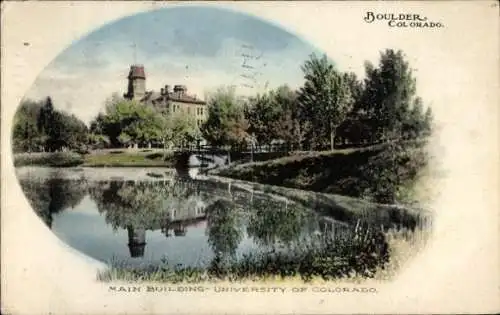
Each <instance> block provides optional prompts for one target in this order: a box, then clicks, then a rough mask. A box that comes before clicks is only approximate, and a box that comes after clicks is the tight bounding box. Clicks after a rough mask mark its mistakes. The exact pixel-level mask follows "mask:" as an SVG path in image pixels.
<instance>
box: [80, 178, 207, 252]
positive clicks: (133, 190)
mask: <svg viewBox="0 0 500 315" xmlns="http://www.w3.org/2000/svg"><path fill="white" fill-rule="evenodd" d="M90 194H91V197H92V199H93V200H94V201H95V202H96V204H97V208H98V211H99V212H100V213H103V214H104V216H105V220H106V222H107V223H108V224H110V225H111V226H112V227H113V229H115V230H116V229H118V228H122V229H127V231H128V239H129V249H130V254H131V256H132V257H141V256H143V255H144V250H145V246H146V231H147V230H160V229H161V231H162V232H163V233H164V234H165V235H166V236H167V237H169V236H170V235H171V234H170V230H173V232H174V235H175V236H185V235H186V233H187V226H188V225H189V224H191V221H192V220H193V219H197V218H201V217H204V215H205V213H204V207H203V203H202V202H201V196H200V194H199V189H198V187H197V185H196V183H194V182H190V181H168V180H166V181H155V182H152V181H144V182H141V181H109V182H100V183H96V185H94V186H93V187H92V188H91V189H90Z"/></svg>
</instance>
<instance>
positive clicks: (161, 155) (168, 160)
mask: <svg viewBox="0 0 500 315" xmlns="http://www.w3.org/2000/svg"><path fill="white" fill-rule="evenodd" d="M173 165H174V156H173V154H171V153H166V152H164V151H162V150H147V149H144V150H127V149H123V150H119V149H118V150H116V149H115V150H102V151H95V152H92V153H90V154H87V155H85V158H84V163H83V165H82V166H87V167H103V166H108V167H110V166H115V167H127V166H131V167H132V166H134V167H148V166H155V167H158V166H168V167H170V166H173Z"/></svg>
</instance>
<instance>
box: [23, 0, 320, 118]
mask: <svg viewBox="0 0 500 315" xmlns="http://www.w3.org/2000/svg"><path fill="white" fill-rule="evenodd" d="M312 53H316V54H322V52H320V51H319V50H318V49H316V48H314V47H313V45H311V44H309V43H306V42H304V41H303V40H301V39H300V38H298V37H296V36H294V35H293V34H290V33H289V32H287V31H286V30H284V29H282V28H281V27H279V26H276V25H274V24H272V23H271V22H268V21H264V20H261V19H259V18H257V17H253V16H250V15H247V14H243V13H238V12H236V11H230V10H227V9H219V8H213V7H193V6H189V7H174V8H164V9H158V10H155V11H150V12H145V13H140V14H136V15H133V16H129V17H125V18H123V19H121V20H118V21H115V22H112V23H109V24H107V25H105V26H103V27H101V28H100V29H97V30H95V31H93V32H91V33H90V34H88V35H86V36H85V37H84V38H82V39H80V40H78V41H76V42H74V43H72V44H71V45H70V46H69V47H68V48H67V49H65V50H64V51H63V52H61V53H60V54H59V55H58V56H57V57H56V58H55V59H54V60H53V61H52V62H51V63H50V64H49V65H48V66H47V67H46V68H45V69H44V70H43V71H42V73H40V75H39V76H38V77H37V79H36V81H35V83H34V84H33V86H32V87H31V88H30V90H29V91H28V93H27V94H26V95H25V98H30V99H41V98H45V97H47V96H51V97H52V99H53V102H54V106H55V107H56V108H58V109H64V110H66V111H68V112H70V113H73V114H75V115H76V116H78V117H79V118H80V119H82V120H83V121H85V122H86V123H88V122H90V121H91V120H92V118H94V117H95V116H96V115H97V114H98V112H99V111H100V110H102V109H103V107H104V102H105V100H106V99H107V98H109V97H110V96H111V95H112V94H113V93H119V94H120V95H122V94H123V93H125V92H126V87H127V79H126V77H127V75H128V71H129V67H130V65H131V64H135V63H138V64H143V65H144V67H145V70H146V89H147V90H154V91H159V90H160V88H161V87H163V86H164V85H166V84H169V85H171V86H173V85H175V84H184V85H186V86H187V88H188V93H190V94H195V95H196V96H197V97H199V98H202V99H205V98H206V96H207V93H209V92H210V91H213V90H215V89H216V88H217V87H219V86H221V85H234V86H235V87H236V89H237V93H239V94H241V95H252V94H256V93H261V92H263V91H265V90H266V89H271V88H275V87H277V86H279V85H282V84H288V85H289V86H290V87H292V88H295V87H298V86H300V85H301V84H302V83H303V81H304V80H303V74H302V71H301V68H300V67H301V65H302V64H303V63H304V61H305V60H306V59H308V57H309V55H310V54H312ZM243 65H246V66H249V67H246V66H243ZM250 67H251V68H250Z"/></svg>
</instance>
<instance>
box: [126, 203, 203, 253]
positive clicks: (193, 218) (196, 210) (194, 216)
mask: <svg viewBox="0 0 500 315" xmlns="http://www.w3.org/2000/svg"><path fill="white" fill-rule="evenodd" d="M205 208H206V206H205V203H203V201H201V200H196V202H195V204H194V206H192V207H182V208H178V209H170V211H169V216H168V219H167V220H165V223H164V225H163V226H162V227H161V232H162V233H163V234H164V235H165V236H166V237H172V236H175V237H182V236H186V234H187V232H188V228H189V227H192V226H197V225H199V224H200V223H202V222H204V221H206V214H205ZM127 231H128V247H129V250H130V256H131V257H132V258H137V257H144V252H145V248H146V229H145V228H133V227H132V226H129V227H127Z"/></svg>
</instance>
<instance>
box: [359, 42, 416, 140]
mask: <svg viewBox="0 0 500 315" xmlns="http://www.w3.org/2000/svg"><path fill="white" fill-rule="evenodd" d="M365 70H366V79H365V90H364V93H363V97H362V100H361V102H360V104H359V107H358V109H362V110H364V111H365V112H366V113H367V114H368V116H369V118H370V121H371V124H372V127H373V129H374V130H375V131H376V132H377V136H378V137H379V138H382V139H386V138H388V137H392V136H389V135H390V134H391V135H393V136H398V135H399V136H400V135H401V132H402V129H403V124H404V121H405V116H406V115H407V114H408V112H409V108H410V105H411V104H412V103H413V102H414V97H415V93H416V81H415V78H414V77H413V74H412V71H411V68H410V66H409V63H408V62H407V61H406V60H405V56H404V54H403V52H402V51H397V52H396V51H394V50H392V49H387V50H385V51H384V52H382V53H381V55H380V62H379V66H378V68H375V67H374V66H373V65H372V64H371V63H369V62H367V63H365Z"/></svg>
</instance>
